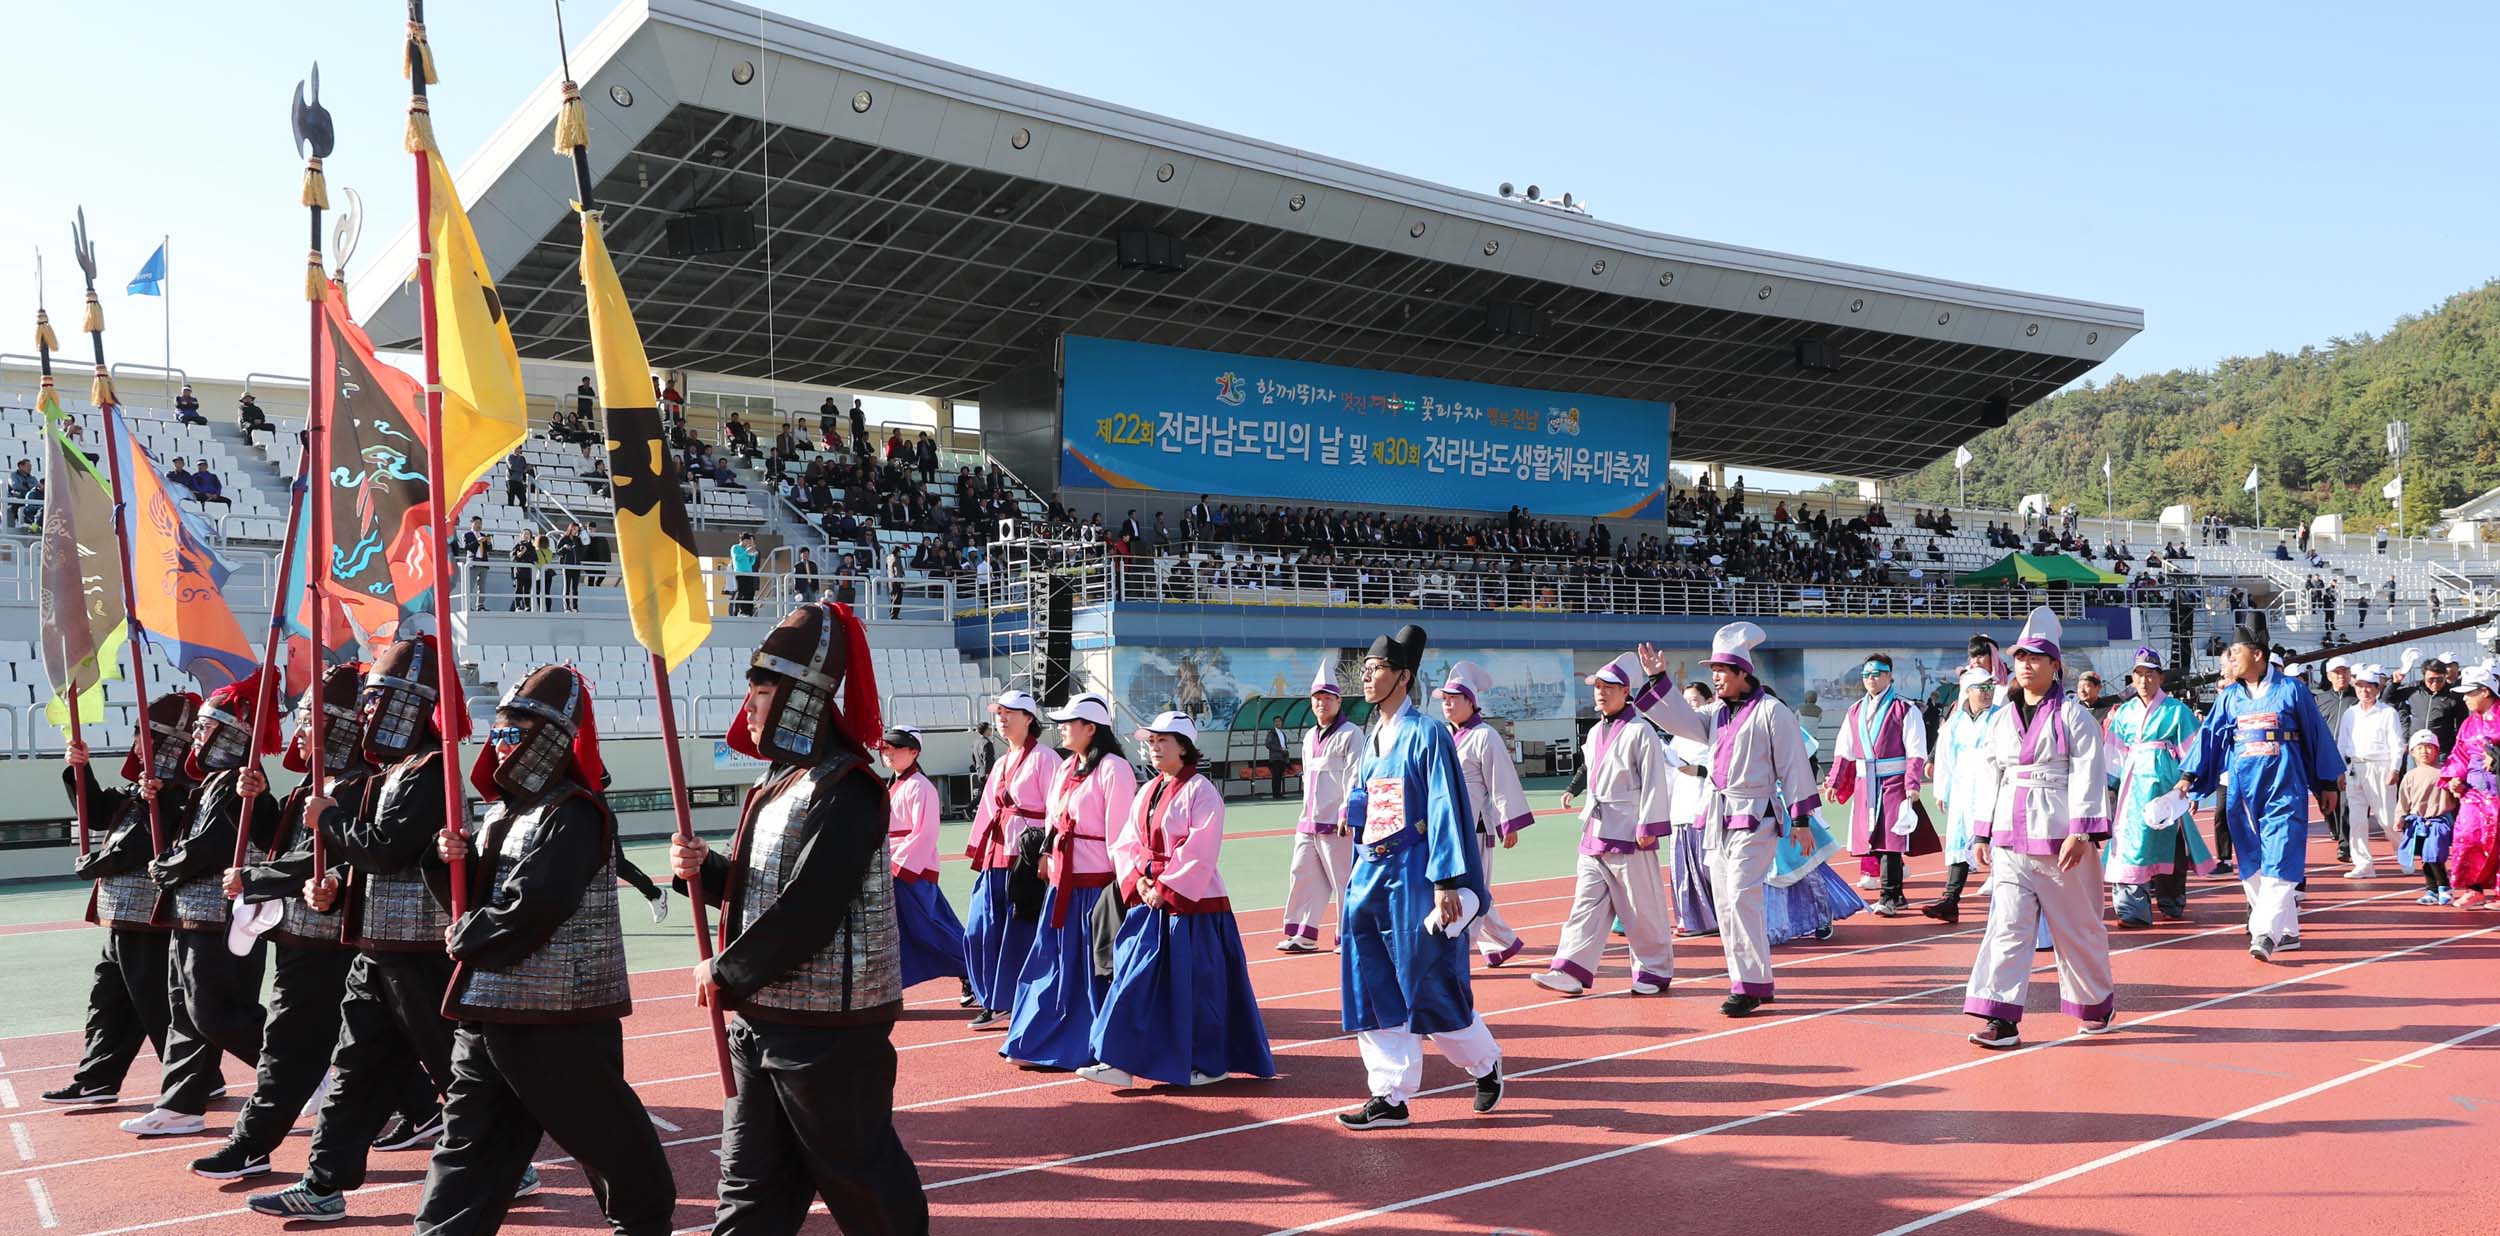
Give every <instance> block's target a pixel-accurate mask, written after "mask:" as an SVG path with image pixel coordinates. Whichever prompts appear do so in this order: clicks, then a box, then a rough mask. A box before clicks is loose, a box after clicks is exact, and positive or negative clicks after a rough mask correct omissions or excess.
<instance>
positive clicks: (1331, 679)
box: [1311, 657, 1345, 695]
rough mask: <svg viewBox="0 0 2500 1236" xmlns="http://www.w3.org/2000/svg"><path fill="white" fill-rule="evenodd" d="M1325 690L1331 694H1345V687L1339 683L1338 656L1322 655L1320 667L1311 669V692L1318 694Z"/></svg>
mask: <svg viewBox="0 0 2500 1236" xmlns="http://www.w3.org/2000/svg"><path fill="white" fill-rule="evenodd" d="M1323 691H1325V692H1327V693H1328V694H1330V695H1343V694H1345V688H1344V687H1340V686H1338V685H1337V658H1335V657H1321V658H1320V659H1319V668H1318V669H1315V670H1312V671H1311V694H1313V695H1318V694H1319V693H1321V692H1323Z"/></svg>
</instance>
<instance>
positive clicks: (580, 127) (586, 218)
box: [552, 0, 738, 1099]
mask: <svg viewBox="0 0 2500 1236" xmlns="http://www.w3.org/2000/svg"><path fill="white" fill-rule="evenodd" d="M552 7H553V8H554V9H555V14H556V58H557V61H558V63H559V64H561V65H562V66H563V70H564V98H563V102H562V103H560V104H559V105H558V107H557V113H556V135H555V136H556V147H557V153H559V154H563V155H565V156H567V157H568V158H570V159H571V160H572V162H573V193H574V196H575V197H576V198H578V199H579V201H578V204H577V206H576V209H577V211H578V213H579V214H580V216H581V220H582V222H583V224H584V226H585V227H587V226H589V224H590V220H591V218H592V217H593V216H594V215H595V214H596V213H597V212H598V209H599V202H598V197H597V195H596V191H595V189H594V187H593V185H592V183H591V179H590V126H589V123H588V120H587V118H586V117H585V116H584V114H583V111H582V96H581V87H580V86H578V85H576V84H575V83H574V81H573V59H572V54H571V53H570V52H569V51H568V50H567V49H566V47H565V41H564V2H563V0H552ZM585 317H587V312H585ZM591 346H592V348H593V364H594V366H595V365H596V363H597V359H596V358H597V354H596V349H597V347H598V340H597V337H596V335H595V334H594V336H593V338H592V341H591ZM603 385H604V384H603ZM603 394H607V395H609V396H611V397H612V396H613V392H603ZM608 402H609V400H608V399H602V400H601V412H602V414H603V419H604V414H605V412H606V406H607V403H608ZM602 428H606V426H604V425H603V426H602ZM607 437H608V440H609V441H611V442H613V441H615V440H616V439H615V435H614V434H613V433H610V434H608V435H607ZM647 651H649V653H650V656H651V682H652V685H653V687H654V688H655V689H656V690H657V692H658V694H659V704H660V750H662V751H663V752H665V753H667V756H668V791H669V803H670V805H671V806H672V807H673V808H674V809H675V810H676V813H677V839H678V840H680V841H692V840H694V813H693V809H692V806H691V805H690V803H689V802H688V800H687V795H686V765H685V754H684V753H683V752H681V751H679V750H678V741H677V705H676V701H675V700H674V699H672V698H671V692H670V689H669V681H668V658H667V657H665V656H662V655H661V654H660V652H659V650H658V649H656V648H652V649H648V650H647ZM686 900H687V901H689V902H691V903H693V906H694V947H695V952H696V954H697V955H698V956H700V957H701V958H702V959H703V960H704V961H710V960H711V959H712V931H711V926H710V924H709V923H707V922H706V921H705V919H706V918H707V916H708V911H707V910H706V909H705V907H704V901H703V873H702V872H701V871H700V870H698V871H696V872H695V873H694V874H693V875H691V876H689V877H687V879H686ZM723 925H724V926H726V925H727V923H726V920H725V919H724V922H723ZM707 1011H708V1012H709V1013H710V1014H711V1018H712V1046H713V1049H714V1051H715V1053H716V1054H717V1055H718V1056H719V1060H720V1084H721V1093H722V1094H724V1095H726V1096H727V1097H729V1098H733V1099H734V1098H737V1097H738V1076H737V1073H736V1072H735V1071H734V1070H732V1069H731V1068H730V1064H729V1027H728V1023H727V1022H726V1020H725V1019H724V1017H723V1014H722V1011H721V1007H720V1005H719V1003H718V1002H716V1001H713V1002H707Z"/></svg>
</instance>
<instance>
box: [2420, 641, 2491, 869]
mask: <svg viewBox="0 0 2500 1236" xmlns="http://www.w3.org/2000/svg"><path fill="white" fill-rule="evenodd" d="M2464 686H2465V691H2464V695H2465V719H2464V720H2463V721H2460V722H2458V723H2457V731H2456V737H2455V738H2454V739H2453V740H2451V741H2450V742H2449V744H2448V759H2447V762H2446V763H2445V764H2443V765H2442V766H2441V768H2440V775H2441V776H2442V777H2444V778H2445V779H2446V780H2445V784H2446V785H2447V788H2448V793H2449V795H2450V796H2452V797H2454V798H2455V799H2456V800H2457V809H2456V822H2455V824H2454V826H2453V827H2452V829H2451V830H2450V833H2449V837H2448V845H2447V854H2448V875H2449V887H2448V894H2449V901H2450V904H2453V905H2455V906H2457V907H2459V908H2461V909H2466V910H2472V909H2477V908H2479V907H2482V906H2484V905H2487V904H2490V902H2491V896H2492V885H2493V883H2494V879H2495V876H2500V769H2496V768H2495V766H2494V761H2495V757H2500V683H2495V682H2493V681H2492V677H2491V673H2490V671H2488V670H2485V669H2482V668H2481V667H2479V666H2478V667H2476V668H2474V669H2470V670H2467V671H2465V683H2464ZM2431 732H2432V734H2433V735H2434V736H2436V735H2437V734H2438V729H2437V728H2436V727H2432V730H2431Z"/></svg>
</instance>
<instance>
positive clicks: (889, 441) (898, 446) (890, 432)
mask: <svg viewBox="0 0 2500 1236" xmlns="http://www.w3.org/2000/svg"><path fill="white" fill-rule="evenodd" d="M910 449H911V448H910V447H908V446H906V445H904V444H903V431H902V430H900V429H897V428H894V427H893V426H891V425H889V426H887V427H886V431H885V461H886V462H887V463H899V462H901V461H902V459H903V456H904V453H905V452H906V451H909V450H910Z"/></svg>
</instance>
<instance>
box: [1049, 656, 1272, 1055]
mask: <svg viewBox="0 0 2500 1236" xmlns="http://www.w3.org/2000/svg"><path fill="white" fill-rule="evenodd" d="M1080 698H1082V699H1091V698H1094V697H1080ZM1109 726H1110V723H1109V721H1108V720H1105V721H1104V722H1103V723H1102V728H1103V729H1104V730H1108V729H1109ZM1145 735H1146V739H1145V741H1146V744H1147V747H1148V750H1149V752H1150V754H1151V755H1152V757H1153V760H1154V767H1155V774H1156V775H1155V779H1154V781H1153V782H1152V783H1150V784H1149V785H1148V786H1147V787H1146V788H1145V790H1144V791H1143V792H1141V793H1138V794H1136V795H1135V796H1134V799H1133V802H1132V805H1131V807H1130V810H1129V812H1128V813H1127V817H1126V819H1125V820H1123V821H1122V824H1123V827H1121V829H1120V833H1119V839H1118V841H1117V842H1115V843H1114V845H1113V855H1112V862H1113V863H1114V864H1116V865H1117V867H1118V868H1119V880H1120V889H1121V893H1120V895H1121V898H1122V900H1123V901H1126V902H1128V903H1130V904H1129V909H1128V913H1127V914H1126V916H1124V917H1123V918H1122V919H1121V922H1120V934H1119V939H1118V942H1117V943H1116V944H1114V945H1113V948H1112V963H1111V964H1112V973H1111V988H1110V991H1109V993H1108V994H1106V995H1105V996H1104V997H1103V1001H1102V1014H1101V1016H1100V1017H1099V1018H1097V1019H1096V1020H1095V1022H1094V1035H1093V1044H1092V1050H1093V1055H1094V1057H1095V1059H1096V1060H1097V1061H1098V1063H1095V1064H1090V1065H1087V1066H1086V1067H1084V1068H1081V1069H1078V1070H1077V1073H1078V1075H1079V1076H1081V1077H1084V1078H1085V1079H1086V1080H1088V1081H1095V1082H1101V1083H1102V1084H1104V1085H1107V1086H1134V1085H1136V1084H1137V1083H1138V1082H1139V1081H1140V1080H1141V1079H1142V1080H1145V1081H1159V1082H1166V1083H1169V1084H1171V1085H1175V1086H1179V1085H1189V1086H1204V1085H1209V1084H1212V1083H1214V1082H1219V1081H1222V1080H1224V1078H1225V1077H1226V1076H1227V1075H1230V1074H1235V1073H1239V1074H1243V1075H1246V1076H1250V1077H1274V1076H1275V1075H1276V1060H1275V1057H1274V1056H1273V1055H1272V1054H1271V1053H1270V1052H1269V1051H1268V1046H1267V1023H1266V1021H1265V1020H1263V1019H1262V1018H1261V1017H1260V1016H1259V996H1258V993H1257V992H1256V991H1253V990H1252V989H1251V987H1250V963H1249V960H1248V959H1247V958H1246V957H1245V956H1244V955H1243V953H1242V950H1241V926H1240V924H1239V923H1237V922H1235V921H1234V919H1233V902H1232V898H1231V897H1229V896H1227V895H1226V894H1225V891H1224V876H1223V873H1222V872H1220V871H1218V870H1217V868H1216V860H1217V859H1218V858H1219V857H1220V856H1221V855H1222V854H1223V850H1224V796H1223V794H1222V793H1220V792H1218V791H1217V790H1216V788H1215V786H1214V785H1213V784H1212V783H1210V782H1209V781H1208V780H1207V779H1206V778H1205V777H1202V776H1200V775H1199V774H1198V766H1199V764H1200V762H1201V757H1200V755H1199V753H1198V727H1197V725H1196V723H1194V722H1192V721H1191V720H1190V719H1189V714H1187V713H1182V712H1167V713H1164V714H1162V715H1160V716H1158V717H1156V718H1155V719H1154V720H1152V721H1150V722H1148V723H1147V724H1146V728H1145ZM1106 771H1109V770H1106ZM1119 771H1120V772H1121V774H1122V775H1124V776H1125V775H1127V769H1126V767H1125V766H1123V767H1122V768H1121V769H1120V770H1119Z"/></svg>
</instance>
